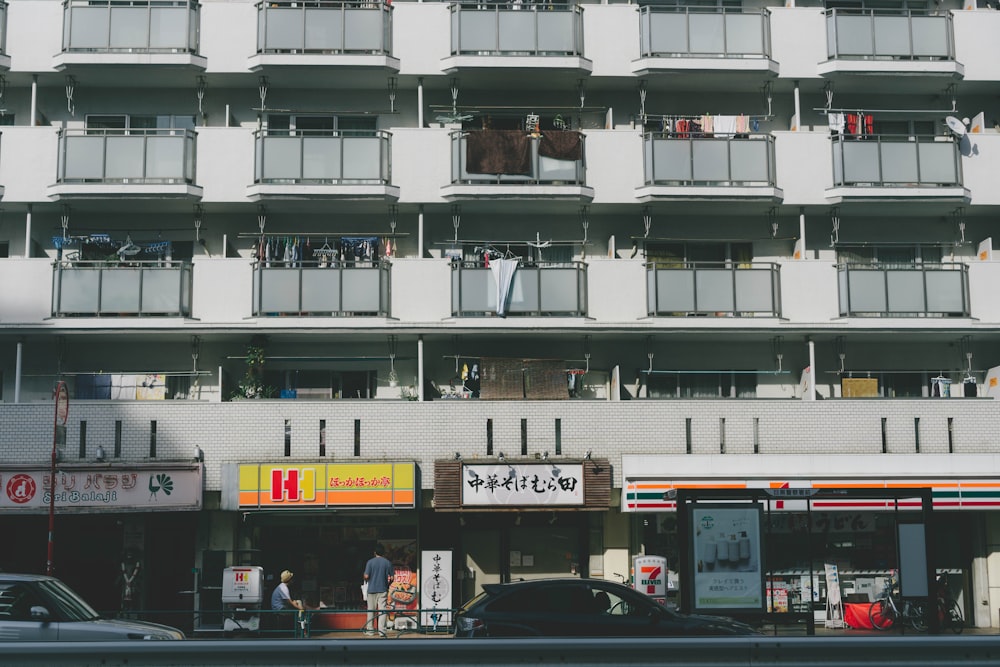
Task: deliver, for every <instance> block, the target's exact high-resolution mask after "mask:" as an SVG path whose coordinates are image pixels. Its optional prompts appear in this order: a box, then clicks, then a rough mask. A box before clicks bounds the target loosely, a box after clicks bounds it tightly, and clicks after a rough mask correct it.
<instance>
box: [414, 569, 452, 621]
mask: <svg viewBox="0 0 1000 667" xmlns="http://www.w3.org/2000/svg"><path fill="white" fill-rule="evenodd" d="M451 562H452V552H451V551H422V552H420V576H421V577H422V579H423V585H422V586H421V587H420V610H421V611H420V625H422V626H431V627H432V628H438V627H443V628H447V627H448V626H450V625H451V622H452V621H451V616H452V613H451V609H452V593H451V592H452V588H453V587H452V581H451V576H452V574H451V573H452V567H451Z"/></svg>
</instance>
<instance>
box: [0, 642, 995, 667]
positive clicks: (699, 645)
mask: <svg viewBox="0 0 1000 667" xmlns="http://www.w3.org/2000/svg"><path fill="white" fill-rule="evenodd" d="M998 654H1000V636H975V637H955V636H950V637H945V636H940V637H875V636H861V637H829V638H828V637H774V638H771V637H701V638H634V637H623V638H590V637H573V638H560V639H556V638H544V639H534V638H532V639H514V638H507V639H476V640H461V639H425V640H418V641H398V642H395V641H378V640H366V639H346V640H345V639H339V640H338V639H330V640H205V641H199V640H193V641H180V642H169V641H159V642H51V643H40V642H22V643H0V655H2V656H3V658H2V660H3V663H4V664H15V665H20V666H24V667H30V666H35V665H46V666H48V667H61V666H63V665H67V666H68V665H72V666H73V667H80V666H81V665H103V666H108V667H111V666H115V665H126V664H127V665H129V666H130V667H145V666H149V665H157V666H158V667H169V666H174V665H176V666H178V667H180V666H184V667H201V666H209V665H321V664H322V665H330V664H347V665H386V664H392V665H396V666H399V667H404V666H406V665H444V664H450V665H462V664H465V665H468V664H477V665H523V664H533V665H552V664H558V665H647V666H648V665H671V667H706V666H708V665H727V666H732V667H736V666H739V665H743V666H745V667H784V666H787V667H793V666H794V667H798V666H800V665H801V666H807V665H808V667H858V666H861V667H865V666H868V665H872V666H874V665H879V666H882V665H907V667H939V666H940V665H959V666H962V667H995V665H996V663H997V655H998Z"/></svg>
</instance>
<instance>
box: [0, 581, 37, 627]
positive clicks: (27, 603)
mask: <svg viewBox="0 0 1000 667" xmlns="http://www.w3.org/2000/svg"><path fill="white" fill-rule="evenodd" d="M37 604H40V603H39V601H38V598H37V597H36V596H35V595H34V593H32V591H31V590H30V589H29V588H28V586H27V585H26V584H25V583H24V582H20V581H14V582H4V583H0V619H6V620H10V621H30V620H31V607H32V606H34V605H37Z"/></svg>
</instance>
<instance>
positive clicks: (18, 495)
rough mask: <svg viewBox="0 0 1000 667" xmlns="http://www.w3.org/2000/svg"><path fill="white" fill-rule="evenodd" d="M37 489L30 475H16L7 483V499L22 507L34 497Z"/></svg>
mask: <svg viewBox="0 0 1000 667" xmlns="http://www.w3.org/2000/svg"><path fill="white" fill-rule="evenodd" d="M37 489H38V487H37V486H36V484H35V480H33V479H32V478H31V475H25V474H23V473H18V474H17V475H14V476H13V477H11V478H10V479H9V480H8V481H7V497H8V498H10V499H11V500H12V501H14V502H15V503H17V504H18V505H22V504H24V503H26V502H28V501H29V500H31V499H32V498H34V497H35V491H36V490H37Z"/></svg>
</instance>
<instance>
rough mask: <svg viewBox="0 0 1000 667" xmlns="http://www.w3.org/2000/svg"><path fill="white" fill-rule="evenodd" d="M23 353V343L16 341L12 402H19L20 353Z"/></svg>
mask: <svg viewBox="0 0 1000 667" xmlns="http://www.w3.org/2000/svg"><path fill="white" fill-rule="evenodd" d="M23 351H24V341H20V340H19V341H17V359H16V361H15V362H14V402H15V403H20V402H21V353H22V352H23Z"/></svg>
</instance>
